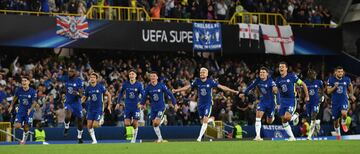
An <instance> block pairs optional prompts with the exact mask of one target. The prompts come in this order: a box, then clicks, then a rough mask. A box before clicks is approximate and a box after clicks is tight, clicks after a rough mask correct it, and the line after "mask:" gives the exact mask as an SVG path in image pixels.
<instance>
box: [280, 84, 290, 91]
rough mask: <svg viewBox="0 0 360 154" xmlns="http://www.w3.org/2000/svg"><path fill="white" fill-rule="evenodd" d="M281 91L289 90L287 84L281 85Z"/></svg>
mask: <svg viewBox="0 0 360 154" xmlns="http://www.w3.org/2000/svg"><path fill="white" fill-rule="evenodd" d="M281 91H282V92H287V91H288V89H287V86H286V84H283V85H281Z"/></svg>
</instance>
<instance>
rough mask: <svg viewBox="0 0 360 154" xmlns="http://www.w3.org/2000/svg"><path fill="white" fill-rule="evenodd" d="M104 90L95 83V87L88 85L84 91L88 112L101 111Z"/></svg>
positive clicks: (100, 85)
mask: <svg viewBox="0 0 360 154" xmlns="http://www.w3.org/2000/svg"><path fill="white" fill-rule="evenodd" d="M105 92H106V89H105V87H104V85H102V84H99V83H97V84H96V85H95V87H93V86H91V85H89V86H88V87H86V89H85V93H84V94H85V97H86V98H88V101H87V103H88V110H89V111H102V110H103V101H104V94H105Z"/></svg>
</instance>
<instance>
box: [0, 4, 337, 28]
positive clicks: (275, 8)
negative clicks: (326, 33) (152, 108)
mask: <svg viewBox="0 0 360 154" xmlns="http://www.w3.org/2000/svg"><path fill="white" fill-rule="evenodd" d="M91 5H100V6H129V7H143V8H144V9H145V10H146V11H148V12H149V14H150V15H151V16H152V17H153V18H160V17H166V18H191V19H209V20H214V19H217V20H224V19H230V18H231V17H232V16H233V14H234V13H237V12H267V13H280V14H282V15H283V16H284V17H285V19H286V20H287V21H288V22H299V23H315V24H321V23H323V24H330V22H331V18H332V15H331V13H330V12H329V10H328V9H327V8H324V7H323V6H322V5H320V4H317V3H315V2H314V0H31V1H28V0H1V1H0V9H8V10H24V11H41V12H55V13H58V12H61V13H74V14H76V13H78V14H85V13H86V11H87V10H88V9H89V8H90V6H91Z"/></svg>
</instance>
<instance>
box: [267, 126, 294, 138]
mask: <svg viewBox="0 0 360 154" xmlns="http://www.w3.org/2000/svg"><path fill="white" fill-rule="evenodd" d="M263 135H264V138H288V137H289V136H288V135H287V133H286V131H285V129H284V128H283V126H281V125H263Z"/></svg>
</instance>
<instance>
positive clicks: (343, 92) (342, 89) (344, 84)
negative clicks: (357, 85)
mask: <svg viewBox="0 0 360 154" xmlns="http://www.w3.org/2000/svg"><path fill="white" fill-rule="evenodd" d="M335 82H338V83H339V86H338V88H337V89H335V91H334V92H333V93H332V94H331V100H332V101H333V102H334V101H337V100H343V99H347V97H348V96H347V89H348V86H349V85H350V83H351V80H350V78H349V77H347V76H344V77H343V78H341V79H337V78H336V77H334V76H331V77H330V78H329V79H328V86H331V87H333V86H334V85H335Z"/></svg>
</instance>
